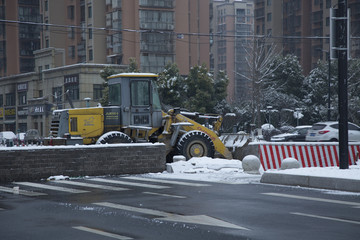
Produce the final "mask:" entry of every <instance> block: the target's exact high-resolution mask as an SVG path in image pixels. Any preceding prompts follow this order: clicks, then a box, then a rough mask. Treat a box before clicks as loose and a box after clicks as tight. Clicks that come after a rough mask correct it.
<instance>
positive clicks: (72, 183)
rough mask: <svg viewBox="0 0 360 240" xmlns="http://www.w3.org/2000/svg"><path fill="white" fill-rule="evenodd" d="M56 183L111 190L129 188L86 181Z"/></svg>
mask: <svg viewBox="0 0 360 240" xmlns="http://www.w3.org/2000/svg"><path fill="white" fill-rule="evenodd" d="M54 182H55V183H59V184H68V185H74V186H80V187H88V188H98V189H104V190H111V191H125V190H129V189H128V188H121V187H113V186H106V185H100V184H92V183H84V182H75V181H54Z"/></svg>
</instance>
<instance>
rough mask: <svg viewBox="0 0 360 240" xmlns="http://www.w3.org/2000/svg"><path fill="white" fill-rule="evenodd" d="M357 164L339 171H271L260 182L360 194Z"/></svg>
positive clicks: (330, 169)
mask: <svg viewBox="0 0 360 240" xmlns="http://www.w3.org/2000/svg"><path fill="white" fill-rule="evenodd" d="M357 163H358V164H357V165H352V166H349V169H339V167H324V168H320V167H312V168H298V169H287V170H269V171H266V172H265V173H264V174H263V175H262V177H261V180H260V182H261V183H271V184H281V185H292V186H301V187H311V188H322V189H332V190H339V191H350V192H360V166H359V161H358V162H357Z"/></svg>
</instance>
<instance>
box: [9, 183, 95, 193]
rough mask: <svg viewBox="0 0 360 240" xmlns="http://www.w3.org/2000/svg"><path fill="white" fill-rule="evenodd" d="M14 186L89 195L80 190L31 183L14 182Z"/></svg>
mask: <svg viewBox="0 0 360 240" xmlns="http://www.w3.org/2000/svg"><path fill="white" fill-rule="evenodd" d="M14 184H19V185H24V186H29V187H35V188H42V189H48V190H54V191H60V192H69V193H87V192H89V191H84V190H78V189H73V188H65V187H56V186H51V185H48V184H40V183H31V182H14Z"/></svg>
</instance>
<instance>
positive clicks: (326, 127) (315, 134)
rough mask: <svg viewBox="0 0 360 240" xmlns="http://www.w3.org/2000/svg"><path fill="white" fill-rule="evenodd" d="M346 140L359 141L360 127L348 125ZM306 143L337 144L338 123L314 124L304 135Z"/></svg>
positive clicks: (352, 124)
mask: <svg viewBox="0 0 360 240" xmlns="http://www.w3.org/2000/svg"><path fill="white" fill-rule="evenodd" d="M348 140H349V141H356V142H357V141H360V127H359V126H357V125H356V124H354V123H348ZM306 141H308V142H329V141H330V142H338V141H339V122H319V123H316V124H314V125H313V126H312V127H311V128H310V129H309V131H308V133H307V135H306Z"/></svg>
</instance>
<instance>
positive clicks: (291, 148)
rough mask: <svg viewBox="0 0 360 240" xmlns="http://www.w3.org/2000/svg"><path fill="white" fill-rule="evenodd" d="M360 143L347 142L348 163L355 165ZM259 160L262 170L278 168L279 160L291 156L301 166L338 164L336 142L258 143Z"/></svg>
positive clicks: (337, 145)
mask: <svg viewBox="0 0 360 240" xmlns="http://www.w3.org/2000/svg"><path fill="white" fill-rule="evenodd" d="M359 152H360V143H359V142H357V143H349V164H350V165H355V164H356V161H357V160H358V157H359V156H358V153H359ZM259 155H260V162H261V164H262V166H263V168H264V170H265V171H266V170H268V169H278V168H280V167H281V161H282V160H284V159H285V158H288V157H292V158H295V159H297V160H298V161H299V163H300V166H301V167H331V166H339V144H338V143H295V144H294V143H266V142H261V143H259Z"/></svg>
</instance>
